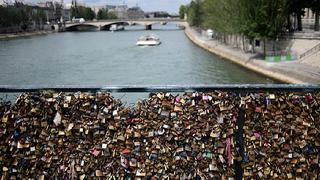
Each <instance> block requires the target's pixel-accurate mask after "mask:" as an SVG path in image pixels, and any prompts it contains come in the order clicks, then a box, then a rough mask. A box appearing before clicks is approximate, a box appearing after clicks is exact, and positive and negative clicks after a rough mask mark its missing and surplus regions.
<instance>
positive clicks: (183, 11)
mask: <svg viewBox="0 0 320 180" xmlns="http://www.w3.org/2000/svg"><path fill="white" fill-rule="evenodd" d="M187 11H188V7H187V6H186V5H181V6H180V8H179V16H180V19H184V16H185V14H186V13H187Z"/></svg>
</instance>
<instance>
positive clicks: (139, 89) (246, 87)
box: [0, 84, 320, 179]
mask: <svg viewBox="0 0 320 180" xmlns="http://www.w3.org/2000/svg"><path fill="white" fill-rule="evenodd" d="M43 90H54V91H64V92H78V91H86V92H88V91H90V92H95V91H108V92H114V93H146V92H188V91H191V92H194V91H199V92H212V91H215V90H223V91H228V92H238V93H239V94H242V93H248V92H249V93H251V92H261V91H263V92H266V91H267V92H308V93H309V92H320V85H317V84H301V85H292V84H217V85H158V86H155V85H151V86H147V85H119V86H110V85H106V86H100V85H90V86H84V85H78V86H75V85H56V86H45V85H28V86H20V85H0V93H17V92H18V93H20V92H35V91H43ZM244 95H245V94H244ZM258 110H259V109H258ZM259 111H260V110H259ZM245 114H246V113H245V109H244V108H240V109H239V113H238V120H237V122H236V124H237V131H235V134H234V137H235V142H236V143H237V146H238V148H239V156H240V157H241V158H239V159H235V166H233V168H234V172H235V175H234V176H235V177H236V179H242V178H243V176H244V167H243V165H244V164H245V163H247V162H246V161H243V160H242V159H246V158H247V154H246V150H245V147H247V146H248V145H247V144H246V142H245V136H244V135H245V133H246V132H245V131H244V129H245V128H244V126H245V122H246V121H248V119H246V117H245V116H246V115H245Z"/></svg>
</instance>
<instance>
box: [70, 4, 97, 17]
mask: <svg viewBox="0 0 320 180" xmlns="http://www.w3.org/2000/svg"><path fill="white" fill-rule="evenodd" d="M71 16H72V17H75V18H84V19H85V20H93V19H94V18H95V17H96V14H95V12H94V11H93V10H92V9H91V8H90V7H85V6H75V7H72V8H71Z"/></svg>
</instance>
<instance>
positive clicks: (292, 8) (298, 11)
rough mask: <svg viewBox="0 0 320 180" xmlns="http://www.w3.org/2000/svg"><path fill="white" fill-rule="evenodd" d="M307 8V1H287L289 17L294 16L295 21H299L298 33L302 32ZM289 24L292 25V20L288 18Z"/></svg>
mask: <svg viewBox="0 0 320 180" xmlns="http://www.w3.org/2000/svg"><path fill="white" fill-rule="evenodd" d="M306 7H307V1H305V0H287V1H286V8H287V9H286V10H287V13H288V14H287V16H288V17H289V16H290V15H294V17H295V20H296V21H297V29H298V31H302V30H303V28H302V16H304V14H305V11H304V8H306ZM288 21H289V22H288V24H291V22H290V18H288Z"/></svg>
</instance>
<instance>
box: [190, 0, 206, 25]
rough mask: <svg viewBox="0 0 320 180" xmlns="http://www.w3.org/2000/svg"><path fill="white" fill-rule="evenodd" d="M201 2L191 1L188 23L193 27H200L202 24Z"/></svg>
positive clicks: (197, 0)
mask: <svg viewBox="0 0 320 180" xmlns="http://www.w3.org/2000/svg"><path fill="white" fill-rule="evenodd" d="M201 6H202V5H201V0H194V1H191V3H190V5H189V8H188V23H189V24H190V25H191V26H200V25H201V24H202V19H203V12H202V7H201Z"/></svg>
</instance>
